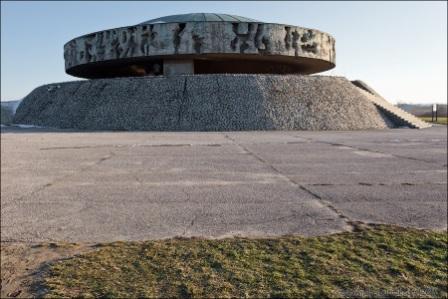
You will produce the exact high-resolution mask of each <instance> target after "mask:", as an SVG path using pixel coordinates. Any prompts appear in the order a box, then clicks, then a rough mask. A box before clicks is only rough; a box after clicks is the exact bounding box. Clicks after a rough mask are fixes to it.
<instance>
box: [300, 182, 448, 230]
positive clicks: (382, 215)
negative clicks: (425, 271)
mask: <svg viewBox="0 0 448 299" xmlns="http://www.w3.org/2000/svg"><path fill="white" fill-rule="evenodd" d="M307 188H309V189H310V190H312V192H313V193H315V194H317V195H318V196H319V197H320V198H322V199H324V200H326V201H328V202H330V204H331V205H332V206H334V207H335V208H336V209H338V210H339V211H340V212H341V213H342V214H344V215H345V216H347V217H348V218H349V219H352V220H355V221H361V222H366V223H391V224H396V225H401V226H411V227H416V228H427V229H446V228H447V198H446V195H447V185H446V184H420V185H400V184H396V185H393V186H351V187H350V188H347V186H337V185H336V186H307Z"/></svg>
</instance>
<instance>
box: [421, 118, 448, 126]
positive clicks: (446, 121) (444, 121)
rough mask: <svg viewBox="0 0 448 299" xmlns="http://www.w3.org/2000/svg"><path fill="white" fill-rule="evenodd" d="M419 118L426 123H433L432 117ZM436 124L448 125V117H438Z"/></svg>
mask: <svg viewBox="0 0 448 299" xmlns="http://www.w3.org/2000/svg"><path fill="white" fill-rule="evenodd" d="M419 118H420V119H421V120H424V121H426V122H429V123H432V121H431V119H432V118H431V116H421V117H419ZM434 123H436V124H440V125H446V124H448V117H447V116H438V117H437V122H436V121H435V118H434Z"/></svg>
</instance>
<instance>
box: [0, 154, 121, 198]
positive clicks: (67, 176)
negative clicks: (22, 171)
mask: <svg viewBox="0 0 448 299" xmlns="http://www.w3.org/2000/svg"><path fill="white" fill-rule="evenodd" d="M113 156H115V153H113V152H110V153H109V155H107V156H104V157H101V158H100V159H99V160H98V161H96V162H95V163H93V164H92V165H88V166H86V167H83V168H81V169H79V170H78V171H75V172H74V173H70V174H67V175H64V176H62V177H58V178H56V179H55V180H53V181H52V182H49V183H46V184H45V185H43V186H40V187H38V188H36V189H35V190H33V191H31V192H30V193H28V194H24V195H22V196H20V197H18V198H16V199H13V200H11V201H9V202H7V203H2V207H4V206H5V205H6V206H8V205H11V204H15V203H17V202H20V201H22V200H24V199H26V198H27V197H30V196H33V195H36V194H37V193H39V192H41V191H43V190H45V189H47V188H48V187H51V186H53V185H55V184H57V183H60V182H62V181H65V180H66V179H68V178H70V177H72V176H75V175H77V174H80V173H82V172H84V171H86V170H89V169H92V168H93V167H95V166H98V165H100V164H101V163H103V162H104V161H107V160H109V159H111V158H112V157H113Z"/></svg>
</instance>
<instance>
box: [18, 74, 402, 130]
mask: <svg viewBox="0 0 448 299" xmlns="http://www.w3.org/2000/svg"><path fill="white" fill-rule="evenodd" d="M14 122H15V123H20V124H29V125H37V126H44V127H53V128H62V129H80V130H142V131H237V130H360V129H382V128H388V127H393V126H395V125H394V122H393V120H392V119H389V118H388V117H387V116H386V115H384V114H383V113H382V112H381V111H380V110H379V109H378V108H377V107H376V106H375V105H374V104H373V103H372V101H370V100H369V99H368V97H367V96H366V95H365V93H364V92H363V91H362V90H360V89H359V88H358V87H356V86H355V85H353V84H352V83H351V82H350V81H349V80H347V79H345V78H342V77H331V76H303V75H252V74H251V75H245V74H216V75H179V76H168V77H165V76H160V77H139V78H136V77H135V78H114V79H95V80H87V81H74V82H66V83H55V84H49V85H44V86H41V87H38V88H36V89H35V90H33V91H32V92H31V93H30V94H29V95H28V96H27V97H25V98H24V99H23V101H22V103H21V105H20V106H19V108H18V109H17V112H16V114H15V117H14Z"/></svg>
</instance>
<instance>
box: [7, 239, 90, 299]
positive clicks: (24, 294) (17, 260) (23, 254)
mask: <svg viewBox="0 0 448 299" xmlns="http://www.w3.org/2000/svg"><path fill="white" fill-rule="evenodd" d="M88 250H92V247H91V246H89V245H79V244H68V243H67V244H55V243H41V244H26V243H2V244H1V298H10V297H16V298H30V297H40V296H42V295H43V294H44V293H45V289H43V288H42V285H41V281H42V277H43V275H42V274H44V273H45V271H46V270H47V269H48V265H49V264H50V263H52V262H54V261H56V260H59V259H63V258H67V257H70V256H73V255H76V254H80V253H83V252H87V251H88Z"/></svg>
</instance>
